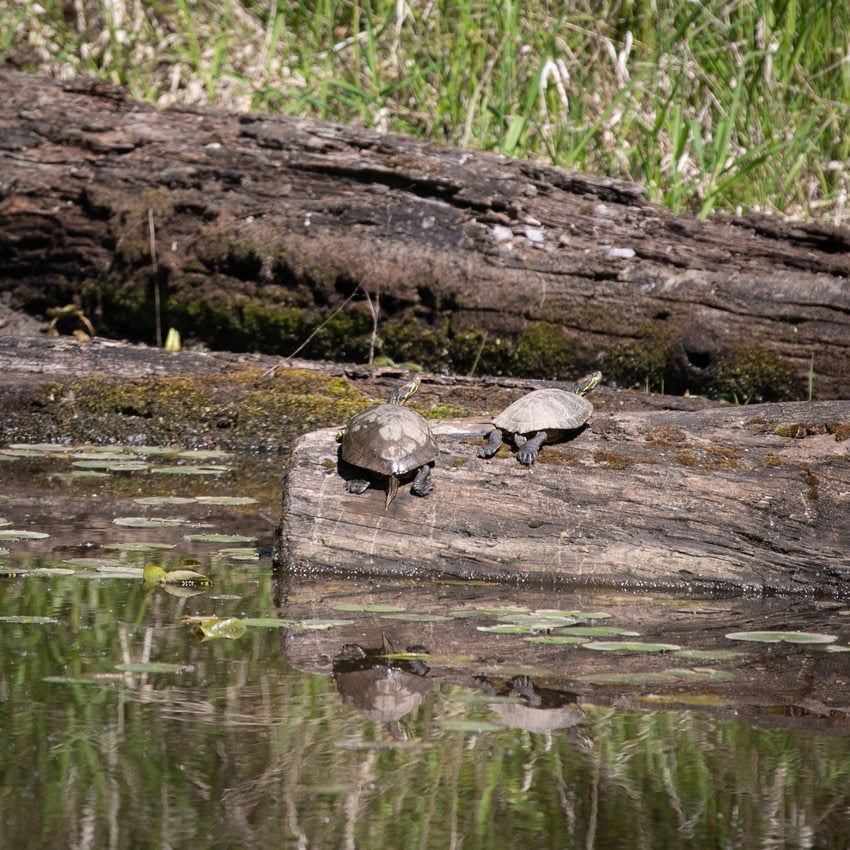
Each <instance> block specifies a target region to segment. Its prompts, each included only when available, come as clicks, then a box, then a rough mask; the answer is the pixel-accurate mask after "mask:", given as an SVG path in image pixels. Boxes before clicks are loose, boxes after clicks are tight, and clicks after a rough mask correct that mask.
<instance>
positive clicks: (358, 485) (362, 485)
mask: <svg viewBox="0 0 850 850" xmlns="http://www.w3.org/2000/svg"><path fill="white" fill-rule="evenodd" d="M371 483H372V482H371V481H368V480H367V479H365V478H353V479H352V480H351V481H349V482H348V484H346V485H345V486H346V489H347V490H348V492H349V493H357V494H358V495H359V494H360V493H365V492H366V491H367V490H368V489H369V485H370V484H371Z"/></svg>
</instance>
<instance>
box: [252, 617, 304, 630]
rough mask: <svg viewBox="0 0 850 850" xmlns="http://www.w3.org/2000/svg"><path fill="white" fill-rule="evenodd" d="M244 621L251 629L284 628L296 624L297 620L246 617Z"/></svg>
mask: <svg viewBox="0 0 850 850" xmlns="http://www.w3.org/2000/svg"><path fill="white" fill-rule="evenodd" d="M242 622H243V623H244V624H245V625H246V626H248V628H251V629H283V628H286V627H287V626H294V625H295V620H280V619H278V618H277V617H245V618H243V620H242Z"/></svg>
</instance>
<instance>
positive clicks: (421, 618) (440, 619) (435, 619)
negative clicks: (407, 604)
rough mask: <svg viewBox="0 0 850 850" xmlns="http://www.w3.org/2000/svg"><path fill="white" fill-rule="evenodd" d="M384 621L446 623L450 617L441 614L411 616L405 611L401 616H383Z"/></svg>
mask: <svg viewBox="0 0 850 850" xmlns="http://www.w3.org/2000/svg"><path fill="white" fill-rule="evenodd" d="M384 619H386V620H403V621H404V622H407V623H447V622H449V620H451V617H446V616H444V615H442V614H412V613H410V612H409V611H405V612H404V613H403V614H384Z"/></svg>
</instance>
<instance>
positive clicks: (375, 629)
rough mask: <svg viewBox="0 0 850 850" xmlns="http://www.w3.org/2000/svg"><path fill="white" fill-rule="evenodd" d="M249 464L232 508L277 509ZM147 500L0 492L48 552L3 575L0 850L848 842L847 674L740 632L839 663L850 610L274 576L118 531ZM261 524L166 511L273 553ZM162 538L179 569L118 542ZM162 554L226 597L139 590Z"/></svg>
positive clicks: (202, 546) (187, 509)
mask: <svg viewBox="0 0 850 850" xmlns="http://www.w3.org/2000/svg"><path fill="white" fill-rule="evenodd" d="M8 468H9V467H8V466H6V467H4V472H5V471H6V470H7V469H8ZM261 471H262V470H259V471H257V472H255V474H251V475H246V477H245V478H244V479H243V478H241V477H240V478H239V479H238V480H237V479H231V480H230V481H229V482H227V489H228V490H229V491H236V492H239V493H240V494H243V495H247V496H252V497H255V498H257V500H258V501H257V504H259V505H266V506H267V505H270V504H273V503H275V499H276V498H278V496H279V494H276V492H275V484H274V478H273V477H268V478H267V479H266V480H267V482H269V483H268V486H267V491H265V492H264V491H263V490H262V487H255V489H253V490H251V492H246V489H245V488H249V487H250V485H249V483H248V482H257V481H261V480H263V476H262V475H261V474H260V472H261ZM30 472H31V469H30ZM133 474H134V475H135V474H136V473H133ZM144 484H145V481H144V480H143V479H136V480H135V484H134V487H135V490H134V491H133V492H132V493H130V492H128V490H127V487H128V483H127V479H126V478H123V479H122V480H121V482H120V488H119V490H118V492H117V493H114V494H112V495H109V493H108V490H107V488H106V487H105V484H104V482H103V480H99V481H98V482H97V485H96V487H97V489H96V490H94V489H86V488H91V487H92V485H91V484H87V485H82V484H79V483H75V484H73V485H68V484H62V485H60V486H58V487H55V486H52V485H49V484H48V483H46V482H40V481H39V480H38V478H37V477H36V476H30V477H27V478H26V479H25V482H24V483H23V484H22V485H21V489H20V490H17V489H15V488H16V487H17V484H15V483H13V480H12V477H10V476H8V475H7V476H6V477H5V478H4V480H3V483H2V486H1V487H0V496H5V497H6V501H5V503H4V504H3V505H2V507H0V514H2V516H4V517H6V519H7V520H8V521H9V523H10V526H9V527H14V528H19V527H30V528H34V527H38V528H40V529H44V530H45V531H46V532H48V533H51V535H52V536H51V537H49V538H46V539H41V540H32V539H31V540H27V541H22V542H6V543H3V544H2V545H4V546H5V547H6V548H7V552H6V553H5V554H2V555H0V568H5V569H6V577H3V578H0V724H2V728H3V730H4V737H5V744H4V747H2V748H0V780H2V788H3V789H4V790H3V793H2V794H0V823H2V835H3V846H9V847H17V846H20V847H30V846H39V847H41V846H43V847H56V848H62V847H73V848H83V847H110V848H119V850H123V848H137V847H172V848H192V850H203V848H221V847H225V848H226V847H234V848H235V847H239V848H252V847H256V848H265V847H275V848H277V847H281V846H283V847H290V846H291V847H307V848H314V847H315V848H318V847H322V848H325V847H352V848H367V847H368V848H372V847H392V848H408V847H411V848H412V847H417V848H421V847H425V848H431V847H433V848H485V847H486V848H490V849H492V850H501V848H511V850H513V848H515V847H517V846H519V847H524V848H525V847H527V848H563V847H575V846H582V847H599V848H620V847H622V848H633V847H636V846H640V847H647V848H656V847H657V848H679V847H682V848H684V847H688V848H693V847H743V848H747V847H779V846H785V847H819V848H821V847H822V848H844V847H846V846H848V845H850V826H848V821H847V811H848V810H850V781H848V780H850V737H848V735H847V731H848V722H847V717H848V701H847V696H846V694H847V684H848V680H850V673H849V672H848V667H847V664H848V662H847V661H846V659H847V658H848V655H847V654H846V653H840V652H839V653H836V652H828V651H827V649H826V648H825V647H824V646H823V645H821V646H806V645H800V646H790V645H787V644H776V645H767V644H757V645H750V646H744V647H743V648H742V646H740V645H734V646H733V645H731V644H730V642H729V641H728V640H727V639H726V638H725V634H726V633H727V632H729V631H730V630H732V629H738V628H741V627H742V624H744V623H746V624H747V625H748V627H755V626H758V627H764V628H778V627H780V626H783V627H786V628H793V629H802V628H803V627H805V628H807V629H808V630H810V631H811V630H817V631H829V632H831V633H834V635H835V637H836V640H835V645H846V644H847V643H848V641H847V626H846V625H845V624H846V623H847V620H848V618H847V617H846V615H845V614H844V613H842V611H843V610H844V609H843V607H842V606H839V607H834V606H833V607H828V606H827V607H822V606H818V605H816V604H814V603H812V602H811V601H808V602H800V601H794V600H734V599H732V600H712V599H704V600H681V599H678V600H676V599H667V598H664V597H662V596H653V597H649V596H647V597H620V596H617V595H611V594H605V593H595V594H592V593H585V594H551V593H542V592H535V591H520V590H518V589H516V588H503V587H487V586H471V585H445V584H443V585H440V584H432V585H428V584H393V583H386V582H383V583H377V582H370V581H367V580H357V579H352V578H329V579H315V580H307V579H294V578H292V577H281V576H278V577H276V578H275V577H273V576H272V570H271V563H270V560H269V559H268V558H267V557H263V558H259V559H258V558H256V557H255V558H254V559H253V560H243V558H244V555H234V554H230V555H227V554H224V555H223V554H222V546H223V544H221V543H217V542H200V541H198V540H196V539H193V540H186V539H185V537H186V536H187V533H186V529H185V528H182V527H177V528H176V530H174V529H167V528H166V529H160V530H157V532H156V534H152V533H151V532H150V530H149V529H139V528H132V527H130V528H122V527H120V526H115V525H114V524H113V523H112V519H113V518H114V517H115V516H125V515H132V514H130V513H129V510H128V508H129V507H130V505H129V502H130V501H131V500H132V499H134V498H136V497H137V496H138V492H139V491H140V490H144ZM263 486H266V485H263ZM221 487H223V484H222V482H212V483H210V484H208V485H206V486H205V488H204V490H205V492H206V494H207V495H209V494H210V493H211V492H213V491H216V489H217V488H221ZM121 488H123V489H121ZM195 488H196V485H195V484H192V485H187V486H186V487H185V488H184V489H181V486H180V485H179V482H178V483H175V484H172V485H171V486H170V488H169V494H170V495H172V496H174V497H185V498H189V497H190V496H194V495H197V493H194V492H193V490H194V489H195ZM95 492H96V493H97V494H98V495H97V498H95V497H94V493H95ZM80 507H82V508H84V510H82V511H78V509H79V508H80ZM149 510H150V513H151V514H152V515H155V516H166V515H167V514H166V511H167V510H169V509H168V508H166V507H162V508H156V507H151V508H150V509H149ZM172 510H173V509H172ZM259 516H260V514H259V511H257V512H256V513H254V514H250V515H246V513H245V507H244V506H238V505H234V506H231V507H225V506H220V505H219V506H215V507H211V506H210V505H209V504H206V505H204V504H203V503H199V502H196V501H192V502H188V503H184V504H182V505H180V506H179V516H178V518H180V519H182V520H185V521H186V523H187V524H189V523H200V522H205V523H210V524H213V525H214V530H215V531H216V532H217V533H219V534H222V535H227V534H230V533H235V532H242V533H250V534H253V535H254V536H255V537H256V538H257V544H256V545H258V546H262V545H264V540H266V539H269V538H270V535H271V526H270V524H269V523H268V521H265V520H263V519H262V518H259V519H258V517H259ZM59 518H61V521H60V519H59ZM93 529H97V530H98V531H97V534H96V535H95V533H94V531H93ZM193 533H194V532H193ZM154 538H156V539H155V540H154V542H159V543H167V544H168V545H173V547H174V548H172V549H168V550H159V554H158V555H156V554H155V553H156V551H157V550H155V549H153V548H147V549H146V548H145V547H144V546H142V547H141V548H140V549H134V548H129V549H126V550H124V549H106V548H104V547H106V546H113V545H116V546H117V545H118V544H121V543H126V542H132V543H133V545H134V546H138V545H139V543H140V542H145V541H147V542H150V541H151V540H152V539H154ZM87 544H93V545H87ZM83 546H85V548H84V549H82V548H81V547H83ZM81 551H84V552H85V553H86V557H87V558H95V559H96V558H99V557H102V556H105V555H106V554H107V553H112V555H111V559H112V560H115V561H118V562H119V563H118V564H114V563H113V564H112V565H111V566H109V565H104V569H105V570H106V571H104V572H98V569H99V567H97V566H96V565H92V564H91V563H86V564H80V563H69V562H70V561H73V560H75V559H76V558H78V557H79V556H80V553H81ZM163 552H166V553H167V554H163ZM115 553H120V554H115ZM152 558H156V559H157V560H158V561H159V562H160V563H162V564H164V565H165V566H169V567H170V566H176V565H179V564H182V563H184V561H185V559H186V558H192V559H193V560H194V561H196V562H197V563H196V564H195V565H194V568H195V569H197V570H199V571H200V572H203V573H205V574H206V575H209V576H210V578H211V579H212V580H213V585H212V587H211V588H210V589H209V590H208V591H206V592H204V593H201V594H197V595H193V596H176V595H172V594H169V593H168V592H166V590H165V589H164V588H161V587H158V588H153V589H145V587H144V585H143V582H142V580H141V577H140V570H141V567H142V566H143V565H144V564H145V563H147V562H148V561H149V560H150V559H152ZM107 567H109V569H113V570H116V572H109V569H107ZM119 568H120V570H119ZM62 570H65V572H62ZM134 570H135V571H136V573H134V572H133V571H134ZM213 614H215V615H217V616H221V617H241V618H254V619H255V620H257V621H258V622H263V623H264V624H263V625H255V626H251V627H249V628H248V629H247V632H246V634H245V636H244V637H241V638H239V639H238V640H209V641H204V642H199V641H198V639H197V638H196V637H195V635H194V633H193V631H192V628H191V627H190V626H188V625H187V624H186V623H184V622H183V619H182V618H183V617H185V616H189V615H198V616H200V615H213ZM591 615H593V616H591ZM602 615H606V616H602ZM22 617H26V618H30V619H28V620H22V619H21V618H22ZM12 618H14V619H12ZM263 618H269V619H271V620H273V621H277V623H278V626H279V627H277V628H274V627H272V625H271V624H270V623H269V622H267V621H264V620H263ZM567 620H571V621H574V622H573V623H572V625H565V623H566V621H567ZM603 624H607V625H606V626H605V627H606V628H607V629H609V633H608V634H606V635H605V636H604V637H605V639H606V640H608V639H609V638H611V634H610V630H612V629H618V630H620V631H621V632H624V633H627V634H625V635H620V637H622V638H623V639H624V640H637V639H638V638H635V637H634V636H633V635H632V636H630V635H629V634H628V633H633V632H638V633H639V639H640V640H642V641H650V640H653V641H654V640H658V639H661V638H664V640H665V642H666V643H667V644H669V645H680V646H681V647H682V650H681V651H677V652H671V651H667V652H663V653H648V652H636V651H633V652H627V651H619V652H616V653H614V654H611V652H610V651H605V650H591V649H588V648H587V646H586V644H585V643H582V642H581V641H597V642H601V638H600V636H599V634H598V633H596V634H595V635H594V634H591V635H590V636H588V635H587V634H580V633H578V632H577V631H575V630H584V631H586V630H587V629H594V628H602V625H603ZM494 629H495V630H494ZM511 629H513V631H512V630H511ZM569 629H573V630H574V631H573V633H571V634H566V635H565V633H566V632H567V630H569ZM565 637H567V638H569V639H570V641H571V642H565V641H564V638H565ZM553 641H554V642H553ZM559 641H561V642H559ZM721 674H722V675H721ZM659 706H662V707H661V708H659Z"/></svg>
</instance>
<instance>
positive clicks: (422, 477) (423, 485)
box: [410, 466, 434, 496]
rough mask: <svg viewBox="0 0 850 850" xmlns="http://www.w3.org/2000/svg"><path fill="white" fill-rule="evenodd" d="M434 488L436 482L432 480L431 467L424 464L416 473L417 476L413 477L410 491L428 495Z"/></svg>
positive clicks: (417, 494) (415, 493)
mask: <svg viewBox="0 0 850 850" xmlns="http://www.w3.org/2000/svg"><path fill="white" fill-rule="evenodd" d="M433 489H434V482H433V481H432V480H431V467H430V466H423V467H422V468H421V469H420V470H419V472H417V473H416V478H414V479H413V485H412V486H411V488H410V492H411V493H413V494H414V495H416V496H427V495H428V494H429V493H430V492H431V491H432V490H433Z"/></svg>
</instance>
